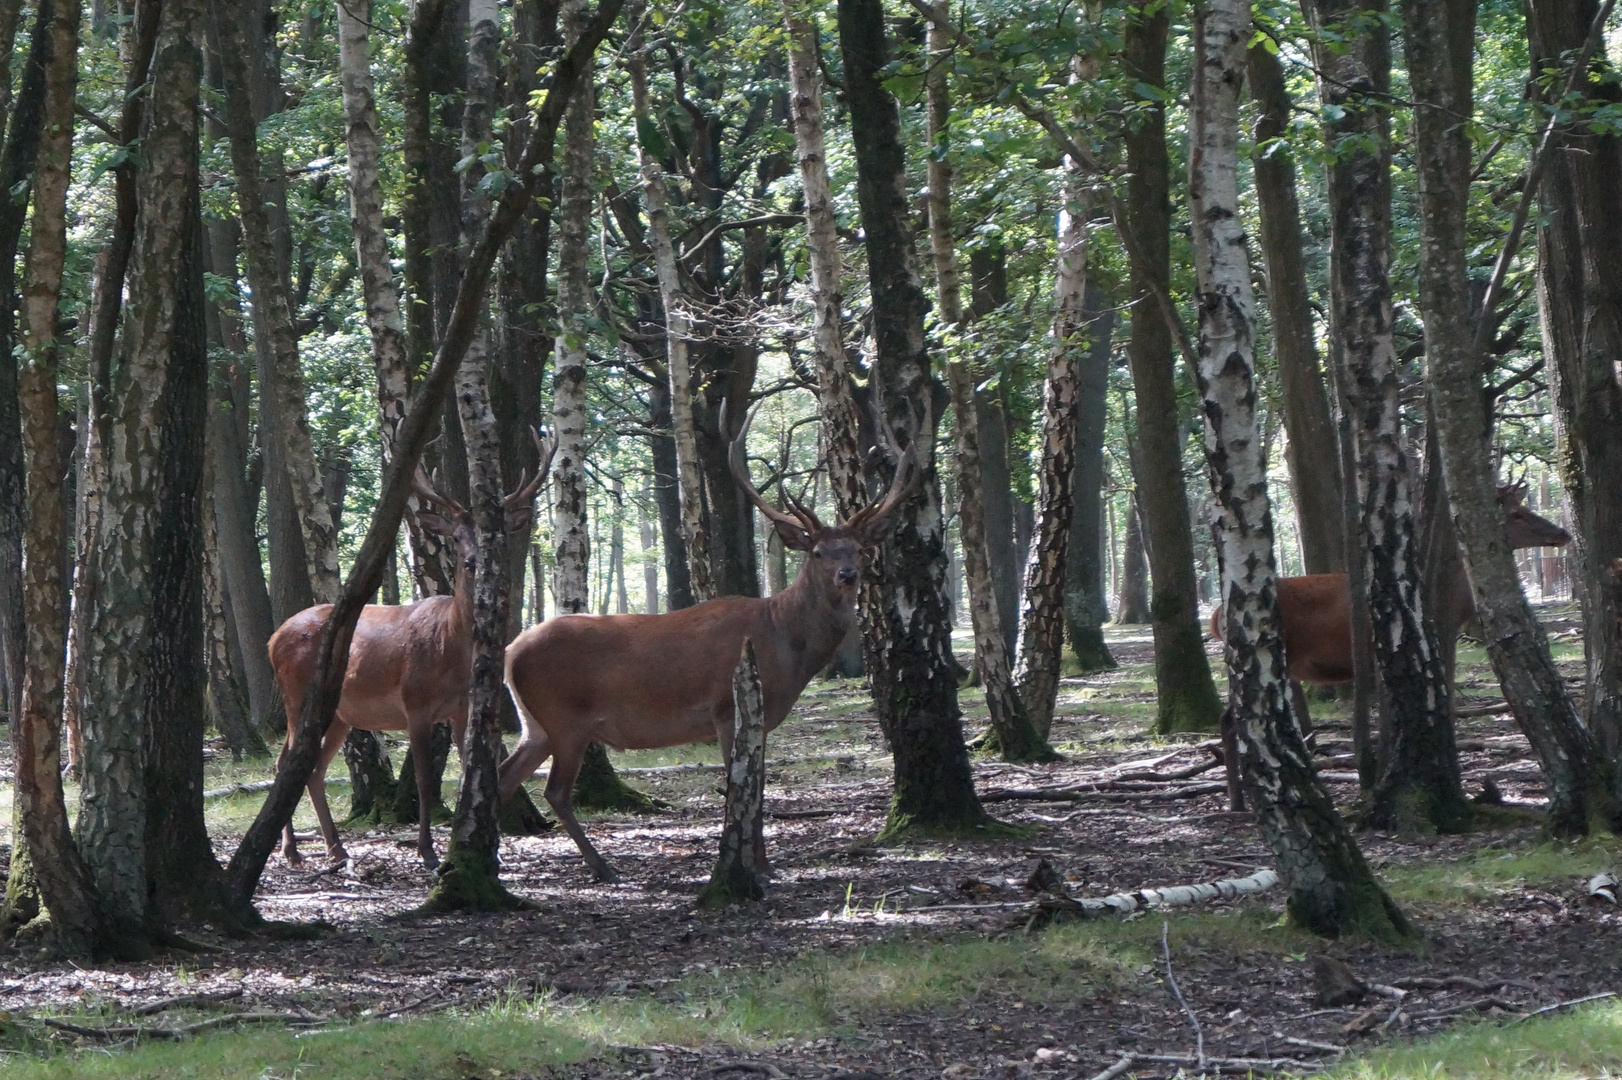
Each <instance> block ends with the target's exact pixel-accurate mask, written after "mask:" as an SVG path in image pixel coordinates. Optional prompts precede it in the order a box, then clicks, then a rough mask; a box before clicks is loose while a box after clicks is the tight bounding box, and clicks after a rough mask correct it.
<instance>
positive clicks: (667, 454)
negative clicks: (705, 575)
mask: <svg viewBox="0 0 1622 1080" xmlns="http://www.w3.org/2000/svg"><path fill="white" fill-rule="evenodd" d="M659 374H661V375H662V374H663V372H662V371H661V372H659ZM648 429H649V430H650V431H655V432H665V431H669V430H670V380H669V379H668V378H660V379H658V380H656V381H655V382H652V383H650V384H648ZM648 446H649V452H650V453H651V455H652V457H653V501H654V504H655V505H656V506H657V507H658V510H659V545H660V549H661V550H662V551H663V553H664V564H665V610H667V611H679V610H681V609H682V608H685V607H692V606H693V582H692V578H691V577H689V576H688V572H687V538H686V537H684V536H683V535H682V531H681V492H680V490H679V489H678V488H677V486H676V439H675V436H673V435H663V434H659V435H650V436H648Z"/></svg>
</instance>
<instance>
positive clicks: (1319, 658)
mask: <svg viewBox="0 0 1622 1080" xmlns="http://www.w3.org/2000/svg"><path fill="white" fill-rule="evenodd" d="M1525 499H1526V485H1525V484H1501V485H1499V488H1498V503H1499V506H1501V507H1502V508H1503V511H1504V528H1505V532H1506V533H1507V535H1508V537H1509V543H1510V546H1511V547H1515V548H1529V547H1561V546H1563V545H1565V544H1569V543H1570V542H1571V534H1570V533H1568V532H1566V530H1564V529H1562V528H1561V527H1560V526H1558V525H1556V524H1555V523H1554V522H1552V521H1550V520H1548V519H1547V518H1544V517H1539V516H1538V515H1537V514H1535V513H1533V512H1532V511H1531V510H1529V509H1527V507H1526V505H1525ZM1447 597H1448V601H1447V603H1448V610H1447V611H1446V612H1444V614H1445V615H1446V616H1447V618H1446V621H1443V620H1441V619H1438V621H1437V629H1438V630H1442V629H1443V628H1444V627H1446V628H1449V632H1450V633H1452V634H1453V635H1454V636H1455V637H1456V636H1457V634H1458V631H1459V628H1460V627H1462V626H1464V624H1465V623H1467V622H1469V621H1470V619H1471V618H1472V617H1473V616H1474V615H1475V613H1476V603H1475V598H1474V597H1473V596H1471V595H1470V579H1469V577H1468V576H1467V574H1466V571H1465V567H1464V563H1463V561H1462V560H1460V562H1459V563H1458V570H1457V572H1456V573H1455V574H1454V577H1453V581H1452V583H1451V584H1450V585H1449V588H1448V590H1447ZM1278 614H1279V622H1280V624H1281V630H1282V631H1283V634H1284V657H1285V662H1286V664H1287V665H1288V667H1289V672H1290V678H1291V679H1292V680H1294V681H1296V682H1308V683H1344V682H1351V681H1352V600H1351V589H1350V587H1349V586H1348V584H1347V578H1346V575H1345V574H1309V575H1307V576H1306V577H1287V578H1279V579H1278ZM1222 616H1223V608H1222V607H1221V606H1220V605H1219V606H1218V607H1217V609H1216V610H1215V611H1213V612H1212V613H1211V636H1212V637H1214V638H1216V639H1217V640H1218V641H1221V640H1223V638H1222ZM1451 644H1452V642H1451V640H1450V641H1448V642H1445V643H1444V646H1447V645H1451ZM1445 651H1446V652H1447V653H1448V654H1449V655H1451V654H1452V649H1451V648H1446V649H1445ZM1448 675H1449V677H1450V678H1451V676H1452V669H1451V666H1450V667H1449V671H1448ZM1298 700H1299V699H1298Z"/></svg>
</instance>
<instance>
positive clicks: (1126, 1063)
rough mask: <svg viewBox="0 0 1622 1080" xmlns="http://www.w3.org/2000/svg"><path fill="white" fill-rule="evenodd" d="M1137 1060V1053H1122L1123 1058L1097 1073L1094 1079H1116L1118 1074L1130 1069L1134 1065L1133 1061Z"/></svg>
mask: <svg viewBox="0 0 1622 1080" xmlns="http://www.w3.org/2000/svg"><path fill="white" fill-rule="evenodd" d="M1137 1060H1138V1059H1137V1057H1136V1055H1133V1054H1122V1055H1121V1060H1119V1061H1117V1062H1116V1063H1115V1064H1113V1065H1111V1066H1110V1067H1109V1068H1107V1069H1105V1070H1104V1071H1103V1072H1101V1073H1098V1074H1097V1075H1095V1076H1094V1077H1093V1078H1092V1080H1115V1078H1116V1077H1117V1076H1120V1075H1122V1074H1123V1073H1125V1072H1126V1070H1128V1069H1130V1068H1131V1067H1132V1063H1133V1062H1134V1061H1137Z"/></svg>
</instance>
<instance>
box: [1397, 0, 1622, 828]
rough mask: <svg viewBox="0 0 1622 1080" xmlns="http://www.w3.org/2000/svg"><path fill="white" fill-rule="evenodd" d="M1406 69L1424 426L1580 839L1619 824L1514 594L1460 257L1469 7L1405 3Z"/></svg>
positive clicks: (1498, 641)
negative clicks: (1419, 242)
mask: <svg viewBox="0 0 1622 1080" xmlns="http://www.w3.org/2000/svg"><path fill="white" fill-rule="evenodd" d="M1403 15H1404V19H1403V22H1404V25H1405V26H1406V27H1407V42H1406V45H1407V48H1406V56H1407V59H1408V67H1409V78H1410V80H1411V83H1412V86H1413V93H1414V96H1415V99H1416V100H1417V101H1419V102H1422V103H1423V107H1421V108H1418V109H1416V110H1415V112H1414V138H1413V143H1412V145H1413V147H1414V158H1415V167H1416V169H1417V172H1418V176H1419V195H1420V198H1419V215H1420V226H1421V233H1422V237H1423V243H1424V251H1425V255H1426V258H1425V259H1424V261H1423V262H1422V263H1421V264H1420V274H1419V297H1420V309H1421V313H1422V314H1423V316H1424V321H1425V347H1426V364H1427V372H1426V375H1427V382H1428V384H1429V392H1430V401H1431V404H1432V406H1433V408H1434V410H1435V415H1436V426H1435V435H1436V438H1437V439H1438V442H1439V445H1440V449H1441V459H1442V469H1443V471H1444V473H1445V474H1446V480H1447V492H1448V497H1449V499H1450V500H1451V503H1452V507H1453V515H1454V521H1455V524H1456V525H1457V528H1458V533H1459V540H1460V543H1461V546H1462V547H1463V549H1464V557H1465V561H1466V563H1467V565H1468V566H1469V568H1470V584H1471V591H1472V594H1473V595H1474V597H1475V603H1476V612H1477V614H1478V615H1479V617H1480V619H1481V626H1482V632H1483V635H1484V637H1485V639H1486V643H1487V654H1488V656H1489V657H1490V658H1491V660H1492V665H1493V670H1494V671H1495V672H1496V673H1497V675H1498V681H1499V683H1500V684H1501V685H1502V686H1503V689H1504V698H1505V700H1506V701H1508V702H1509V705H1510V708H1511V709H1512V710H1513V712H1514V714H1515V719H1516V720H1517V722H1519V724H1520V726H1521V730H1522V731H1523V732H1525V734H1526V737H1527V740H1528V741H1529V742H1530V743H1531V744H1532V750H1533V752H1534V753H1535V754H1536V755H1537V757H1538V761H1539V763H1540V764H1541V765H1542V767H1543V773H1544V777H1545V780H1546V782H1547V786H1548V791H1549V827H1550V829H1551V831H1552V832H1554V833H1555V835H1557V836H1580V835H1583V834H1585V833H1587V832H1588V830H1589V829H1590V828H1591V827H1592V826H1593V825H1594V824H1596V823H1602V822H1603V823H1604V824H1606V825H1607V826H1609V827H1610V828H1611V829H1612V830H1613V831H1615V830H1616V829H1617V828H1619V827H1622V807H1619V806H1618V802H1617V798H1616V795H1615V793H1614V791H1613V790H1612V779H1613V768H1612V766H1611V764H1610V763H1609V762H1608V761H1607V760H1606V759H1605V756H1604V752H1603V749H1602V748H1601V746H1600V745H1599V742H1598V741H1597V740H1596V738H1595V736H1594V734H1593V733H1592V732H1591V731H1589V730H1588V729H1587V728H1586V727H1584V726H1583V723H1582V719H1581V718H1580V717H1579V716H1578V715H1577V711H1576V706H1575V705H1574V703H1573V702H1572V700H1571V696H1570V694H1569V693H1568V691H1567V690H1566V686H1565V683H1564V681H1563V680H1562V679H1561V676H1560V672H1559V670H1558V669H1557V668H1556V667H1555V666H1554V661H1553V659H1552V658H1551V657H1550V654H1549V643H1548V638H1547V637H1546V636H1545V634H1544V632H1543V628H1542V627H1541V626H1539V625H1538V622H1537V620H1536V618H1535V617H1534V616H1533V614H1532V609H1531V606H1530V605H1529V604H1528V603H1527V602H1526V596H1525V594H1524V593H1522V592H1521V587H1520V577H1519V575H1518V573H1517V572H1516V570H1515V560H1514V553H1513V552H1512V551H1511V550H1510V548H1509V545H1508V543H1507V542H1506V541H1505V536H1504V515H1503V511H1502V510H1501V508H1500V507H1499V504H1498V497H1497V491H1496V490H1495V480H1496V477H1495V476H1494V475H1493V466H1492V462H1491V460H1490V457H1489V448H1488V446H1487V429H1486V425H1487V417H1486V413H1485V410H1484V409H1483V408H1482V385H1481V377H1482V371H1481V361H1482V357H1481V356H1480V355H1479V353H1478V352H1477V349H1476V345H1475V341H1474V338H1475V334H1474V330H1473V327H1472V318H1471V315H1472V309H1473V307H1474V305H1475V303H1476V301H1475V299H1474V293H1473V291H1472V290H1471V288H1470V283H1469V278H1468V262H1467V255H1468V249H1467V236H1466V201H1467V195H1468V191H1469V186H1470V169H1471V161H1470V147H1469V142H1468V139H1467V137H1466V135H1465V133H1464V130H1463V129H1462V127H1460V126H1459V124H1458V123H1457V121H1456V119H1455V117H1456V116H1457V115H1459V113H1460V111H1461V110H1462V111H1463V112H1464V113H1468V112H1469V110H1470V109H1471V107H1472V97H1473V86H1472V79H1471V74H1472V73H1471V62H1472V58H1473V57H1472V54H1473V49H1474V44H1475V43H1474V30H1475V5H1474V4H1473V3H1469V2H1467V0H1444V2H1442V3H1435V4H1432V3H1420V2H1419V0H1404V2H1403Z"/></svg>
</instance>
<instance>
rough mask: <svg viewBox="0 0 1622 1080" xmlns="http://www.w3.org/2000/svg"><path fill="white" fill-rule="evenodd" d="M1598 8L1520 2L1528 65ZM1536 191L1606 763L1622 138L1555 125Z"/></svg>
mask: <svg viewBox="0 0 1622 1080" xmlns="http://www.w3.org/2000/svg"><path fill="white" fill-rule="evenodd" d="M1598 10H1599V4H1598V2H1597V0H1584V2H1582V3H1576V4H1554V3H1550V2H1549V0H1535V2H1533V3H1530V4H1528V5H1527V30H1528V34H1529V36H1530V38H1531V50H1532V62H1533V71H1534V73H1541V72H1544V71H1547V70H1548V69H1549V68H1551V67H1561V66H1564V64H1566V63H1569V62H1570V61H1569V60H1564V61H1562V60H1561V59H1560V58H1561V57H1566V56H1568V55H1569V54H1573V53H1575V52H1576V51H1577V50H1579V49H1580V48H1581V47H1582V45H1583V39H1584V38H1585V37H1586V36H1587V34H1588V33H1589V26H1590V25H1591V23H1592V22H1593V20H1594V18H1595V16H1596V15H1597V13H1598ZM1579 86H1580V87H1581V88H1582V90H1583V92H1584V93H1585V94H1586V95H1588V97H1589V100H1590V102H1591V103H1592V104H1593V105H1595V106H1598V107H1602V108H1604V107H1610V108H1614V107H1615V104H1616V102H1617V100H1618V95H1617V91H1616V87H1615V86H1614V85H1613V84H1612V83H1610V82H1608V81H1603V80H1594V79H1585V80H1583V81H1582V82H1581V83H1580V84H1579ZM1557 139H1558V142H1557V143H1556V144H1555V147H1554V148H1553V153H1552V154H1551V158H1550V161H1549V165H1548V167H1547V169H1546V170H1545V172H1544V174H1543V180H1542V184H1541V185H1540V192H1539V193H1540V196H1541V202H1542V206H1543V211H1544V215H1543V219H1542V224H1541V226H1540V228H1539V230H1538V286H1539V288H1538V292H1539V300H1540V303H1539V310H1540V313H1541V315H1542V323H1543V328H1544V329H1543V340H1544V355H1545V356H1546V357H1548V359H1549V368H1550V374H1551V380H1550V383H1551V386H1550V388H1551V390H1552V396H1553V398H1554V402H1555V408H1556V410H1557V411H1558V414H1559V433H1560V437H1561V454H1560V464H1561V479H1562V482H1563V484H1564V487H1565V492H1566V497H1567V499H1568V500H1569V505H1570V506H1571V509H1572V521H1573V524H1574V525H1575V526H1576V527H1575V529H1574V530H1573V532H1574V533H1575V536H1576V547H1577V565H1578V568H1579V572H1580V574H1581V578H1582V582H1583V589H1582V593H1581V596H1582V610H1583V643H1584V646H1585V648H1586V650H1587V664H1588V666H1587V672H1586V676H1587V677H1586V681H1585V688H1586V694H1585V698H1584V700H1585V707H1584V714H1583V719H1584V721H1585V723H1586V724H1587V726H1588V729H1589V730H1590V731H1592V732H1594V733H1595V735H1597V736H1598V737H1599V740H1600V743H1601V745H1602V746H1604V747H1605V751H1606V753H1607V755H1609V757H1610V758H1611V760H1612V761H1613V762H1616V761H1619V760H1622V593H1619V592H1618V589H1617V579H1616V578H1615V577H1614V569H1615V565H1616V564H1615V560H1616V559H1617V558H1618V557H1622V440H1619V439H1618V438H1617V436H1616V433H1617V431H1618V430H1619V428H1622V379H1619V378H1618V377H1617V374H1616V373H1617V371H1618V364H1619V362H1622V361H1619V358H1622V320H1619V318H1618V314H1617V303H1618V297H1617V288H1618V280H1617V276H1618V273H1619V272H1622V271H1619V268H1622V205H1619V200H1618V197H1617V195H1618V193H1617V186H1616V177H1617V174H1618V169H1619V168H1622V142H1619V140H1618V139H1617V138H1616V137H1615V136H1614V135H1602V134H1599V133H1595V132H1590V131H1587V130H1585V129H1584V128H1583V127H1581V126H1579V125H1573V126H1572V127H1571V128H1566V129H1561V130H1560V131H1559V132H1557Z"/></svg>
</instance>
